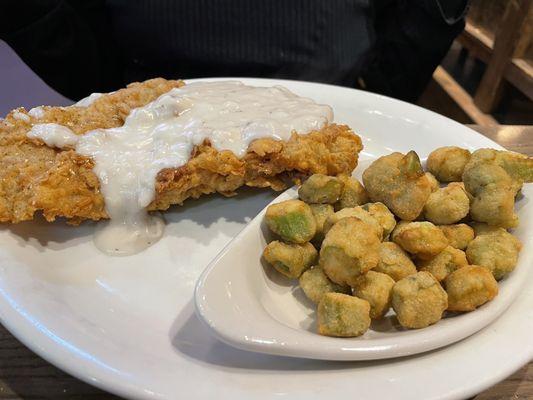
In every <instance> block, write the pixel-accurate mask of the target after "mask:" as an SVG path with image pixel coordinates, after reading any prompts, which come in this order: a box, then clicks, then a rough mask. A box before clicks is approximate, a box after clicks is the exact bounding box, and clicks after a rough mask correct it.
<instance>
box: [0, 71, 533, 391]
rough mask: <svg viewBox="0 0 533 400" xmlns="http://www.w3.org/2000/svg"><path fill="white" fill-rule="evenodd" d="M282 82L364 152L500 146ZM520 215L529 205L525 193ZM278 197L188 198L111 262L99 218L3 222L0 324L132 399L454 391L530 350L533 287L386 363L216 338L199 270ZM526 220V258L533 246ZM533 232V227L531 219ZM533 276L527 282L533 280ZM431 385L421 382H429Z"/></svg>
mask: <svg viewBox="0 0 533 400" xmlns="http://www.w3.org/2000/svg"><path fill="white" fill-rule="evenodd" d="M243 81H246V82H247V83H250V84H255V85H272V84H284V85H285V86H287V87H288V88H289V89H291V90H293V91H294V92H296V93H298V94H301V95H305V96H309V97H312V98H314V99H316V100H317V101H320V102H325V103H329V104H331V105H332V106H333V108H334V110H335V112H336V116H337V117H336V118H337V121H339V122H347V123H349V124H350V125H351V126H352V127H353V128H354V129H355V130H357V131H358V132H359V133H360V134H361V135H363V136H364V137H365V140H364V144H365V146H366V148H365V152H364V153H363V158H370V157H376V156H379V155H380V154H385V153H388V152H390V151H393V150H399V151H406V150H409V149H411V148H416V149H417V151H419V153H420V154H421V155H427V154H428V153H429V151H431V149H433V148H434V147H437V146H442V145H451V144H457V145H460V146H465V147H468V148H475V147H481V146H495V144H494V143H493V142H491V141H489V140H488V139H486V138H484V137H482V136H480V135H478V134H476V133H474V132H472V131H471V130H469V129H468V128H465V127H464V126H462V125H460V124H457V123H454V122H453V121H450V120H448V119H446V118H443V117H441V116H438V115H436V114H434V113H431V112H428V111H425V110H423V109H420V108H418V107H415V106H412V105H409V104H406V103H402V102H398V101H394V100H391V99H388V98H385V97H381V96H376V95H372V94H368V93H363V92H359V91H355V90H350V89H345V88H338V87H333V86H326V85H317V84H308V83H299V82H290V81H286V82H280V81H272V80H255V79H243ZM526 196H527V197H526V200H525V201H524V203H523V205H522V210H520V212H524V210H525V209H528V208H529V207H531V199H532V196H533V193H532V190H531V188H530V187H528V188H527V189H526ZM274 197H275V195H273V194H271V193H269V192H265V191H248V190H247V191H244V193H242V195H241V196H238V197H234V198H231V199H225V198H221V197H218V196H212V197H208V198H206V199H201V200H198V201H191V202H189V203H188V204H187V205H186V206H185V207H181V208H175V209H174V210H172V211H171V212H169V213H167V214H166V218H167V222H168V223H169V224H168V227H167V231H166V235H165V237H164V238H163V239H162V240H161V241H160V242H158V243H157V244H156V245H155V246H153V247H152V248H150V249H148V251H146V252H144V253H142V254H139V255H138V256H135V257H129V258H109V257H106V256H104V255H102V254H100V253H99V252H98V251H97V250H96V249H95V248H94V246H93V244H92V242H91V233H92V231H93V226H92V225H91V224H86V225H83V226H81V227H78V228H72V227H68V226H65V225H63V224H62V223H57V224H51V225H50V224H44V223H40V222H36V223H27V224H21V225H17V226H2V227H0V319H1V322H2V323H3V324H4V325H5V326H6V327H7V328H8V329H9V330H10V331H11V332H12V333H13V334H14V335H16V336H17V337H18V338H19V339H20V340H22V341H23V342H24V343H25V344H26V345H27V346H29V347H30V348H32V349H33V350H34V351H36V352H37V353H38V354H40V355H41V356H43V357H45V358H46V359H47V360H49V361H50V362H52V363H54V364H56V365H57V366H59V367H60V368H63V369H64V370H66V371H67V372H69V373H71V374H73V375H75V376H77V377H79V378H81V379H83V380H85V381H87V382H89V383H92V384H94V385H97V386H99V387H101V388H103V389H105V390H108V391H111V392H113V393H117V394H120V395H122V396H125V397H132V398H139V399H141V398H142V399H155V398H157V399H174V398H187V397H190V398H195V399H211V398H213V397H214V396H217V397H219V398H230V397H231V398H232V399H250V398H253V399H271V398H273V397H278V396H286V397H287V398H290V399H291V400H292V399H306V400H309V399H318V398H324V397H341V396H342V397H344V396H353V395H356V396H357V397H358V398H364V399H384V398H391V396H394V398H395V399H398V400H401V399H416V398H420V399H429V400H431V399H439V400H440V399H457V398H463V397H467V396H469V395H472V394H474V393H476V392H479V391H481V390H483V389H484V388H487V387H488V386H490V385H492V384H494V383H496V382H497V381H499V380H501V379H503V378H504V377H505V376H507V375H509V374H510V373H512V372H513V371H514V370H516V369H517V368H519V367H520V366H521V365H523V364H524V363H526V362H528V361H529V360H530V359H531V358H532V356H533V341H532V340H531V332H532V331H533V281H532V280H531V279H529V280H528V282H527V283H526V286H525V288H524V290H522V293H521V295H520V297H519V298H518V299H517V300H516V301H515V302H514V303H513V305H511V307H510V308H509V309H508V310H507V311H506V312H505V313H504V314H503V315H502V316H501V317H500V318H499V319H498V320H497V321H495V322H494V323H493V324H491V325H490V326H488V327H487V328H485V329H483V330H481V331H480V332H478V333H476V334H474V335H472V336H470V337H469V338H466V339H464V340H462V341H460V342H458V343H456V344H454V345H451V346H447V347H444V348H442V349H439V350H436V351H432V352H426V353H423V354H421V355H418V356H411V357H404V358H397V359H393V360H386V361H367V362H326V361H315V360H304V359H291V358H286V357H277V356H270V355H261V354H256V353H251V352H245V351H241V350H237V349H234V348H232V347H230V346H227V345H225V344H223V343H222V342H220V341H218V340H216V339H214V338H213V337H212V336H211V335H210V333H209V331H208V329H207V328H206V327H205V326H204V325H203V323H201V322H200V321H199V320H198V318H197V317H196V316H195V314H194V307H193V289H194V284H195V282H196V280H197V278H198V277H199V276H200V274H201V272H202V271H203V269H204V268H205V267H206V266H207V264H208V263H209V262H210V261H211V260H212V259H213V258H214V257H215V256H216V255H217V253H218V252H219V251H220V250H222V248H223V247H224V246H225V245H226V244H227V243H228V242H229V241H230V240H231V239H232V238H233V237H234V236H236V235H237V234H238V233H239V231H240V230H241V229H242V228H243V227H244V225H245V224H246V223H247V222H249V221H250V220H251V218H253V217H255V216H256V215H257V213H259V211H260V210H261V209H263V208H264V207H265V205H266V204H268V203H269V202H270V201H272V199H274ZM531 223H532V222H531V221H529V222H528V221H523V224H522V227H521V228H520V229H519V230H518V231H517V234H518V235H519V236H520V237H521V238H522V240H523V241H524V242H525V246H524V250H523V252H522V257H529V255H530V254H531V251H532V250H533V244H532V243H531V234H530V235H529V237H528V235H527V234H526V232H527V231H526V228H528V227H527V225H528V224H531ZM529 232H531V226H529ZM530 278H531V276H530ZM421 383H423V384H421Z"/></svg>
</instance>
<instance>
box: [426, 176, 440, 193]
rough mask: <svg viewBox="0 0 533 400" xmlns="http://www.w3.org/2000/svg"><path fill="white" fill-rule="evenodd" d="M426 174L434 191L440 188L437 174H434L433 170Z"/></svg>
mask: <svg viewBox="0 0 533 400" xmlns="http://www.w3.org/2000/svg"><path fill="white" fill-rule="evenodd" d="M425 175H426V177H427V178H428V181H429V184H430V186H431V191H432V192H434V191H435V190H437V189H439V188H440V182H439V181H438V180H437V178H435V175H433V174H432V173H431V172H426V174H425Z"/></svg>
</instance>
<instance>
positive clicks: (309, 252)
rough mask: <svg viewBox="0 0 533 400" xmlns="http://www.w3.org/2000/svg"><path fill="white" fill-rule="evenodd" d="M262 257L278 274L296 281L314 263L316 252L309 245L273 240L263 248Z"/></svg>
mask: <svg viewBox="0 0 533 400" xmlns="http://www.w3.org/2000/svg"><path fill="white" fill-rule="evenodd" d="M263 257H265V260H267V261H268V262H269V263H270V264H271V265H272V266H273V267H274V268H275V269H276V270H277V271H278V272H279V273H281V274H283V275H285V276H286V277H287V278H294V279H296V278H299V277H300V275H301V274H302V272H304V271H305V270H306V269H308V268H309V267H310V266H311V265H313V264H315V263H316V260H317V257H318V252H317V251H316V249H315V248H314V247H313V245H312V244H311V243H304V244H296V243H283V242H280V241H278V240H274V241H273V242H270V243H269V244H268V245H267V247H265V250H264V251H263Z"/></svg>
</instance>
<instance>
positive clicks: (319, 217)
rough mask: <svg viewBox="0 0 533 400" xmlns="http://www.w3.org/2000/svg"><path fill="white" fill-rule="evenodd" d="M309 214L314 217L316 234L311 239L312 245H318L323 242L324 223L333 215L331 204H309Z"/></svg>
mask: <svg viewBox="0 0 533 400" xmlns="http://www.w3.org/2000/svg"><path fill="white" fill-rule="evenodd" d="M309 207H311V212H312V213H313V215H314V216H315V221H316V233H315V236H314V237H313V239H312V241H313V243H315V244H317V245H319V244H320V243H322V240H324V222H326V219H327V218H328V217H329V216H330V215H333V214H334V213H335V211H334V210H333V206H332V205H331V204H309Z"/></svg>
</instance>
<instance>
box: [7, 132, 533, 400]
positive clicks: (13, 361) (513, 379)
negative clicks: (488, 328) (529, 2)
mask: <svg viewBox="0 0 533 400" xmlns="http://www.w3.org/2000/svg"><path fill="white" fill-rule="evenodd" d="M471 127H472V128H474V129H476V130H477V131H479V132H481V133H483V134H484V135H486V136H488V137H490V138H491V139H493V140H494V141H496V142H498V143H500V144H501V145H502V146H505V147H506V148H508V149H509V150H513V151H519V152H522V153H525V154H529V155H531V156H533V126H496V127H490V128H484V127H481V126H475V125H474V126H471ZM495 368H497V366H495ZM35 398H49V399H74V398H76V399H91V398H92V399H103V400H109V399H118V397H116V396H113V395H111V394H107V393H104V392H102V391H101V390H98V389H96V388H94V387H92V386H90V385H87V384H86V383H83V382H81V381H79V380H77V379H76V378H73V377H71V376H70V375H67V374H66V373H64V372H62V371H61V370H59V369H57V368H56V367H54V366H52V365H51V364H49V363H48V362H46V361H44V360H43V359H42V358H40V357H39V356H37V355H36V354H34V353H33V352H32V351H31V350H29V349H28V348H26V347H25V346H24V345H23V344H21V343H20V342H19V341H18V340H17V339H15V338H14V337H13V336H12V335H11V334H10V333H9V332H8V331H7V330H6V329H5V328H3V327H2V326H1V325H0V400H7V399H9V400H16V399H35ZM474 399H475V400H496V399H498V400H504V399H516V400H520V399H533V363H530V364H529V365H526V366H525V367H523V368H522V369H520V370H519V371H518V372H516V373H515V374H513V375H512V376H510V377H509V378H507V379H506V380H504V381H503V382H500V383H499V384H497V385H496V386H493V387H492V388H490V389H488V390H486V391H485V392H483V393H481V394H479V395H477V396H476V397H475V398H474Z"/></svg>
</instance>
